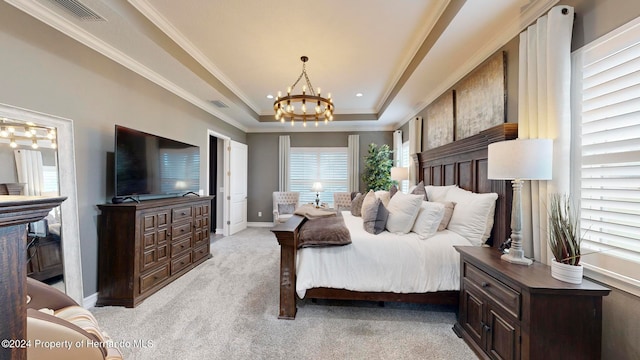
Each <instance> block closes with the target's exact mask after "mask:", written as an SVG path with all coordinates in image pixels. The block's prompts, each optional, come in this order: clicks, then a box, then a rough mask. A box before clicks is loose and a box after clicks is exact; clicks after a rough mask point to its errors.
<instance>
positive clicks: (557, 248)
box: [549, 194, 582, 266]
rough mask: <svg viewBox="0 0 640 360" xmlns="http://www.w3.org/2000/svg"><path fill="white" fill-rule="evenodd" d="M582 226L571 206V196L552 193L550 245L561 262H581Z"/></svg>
mask: <svg viewBox="0 0 640 360" xmlns="http://www.w3.org/2000/svg"><path fill="white" fill-rule="evenodd" d="M581 242H582V237H581V236H580V227H579V224H578V213H577V211H575V210H574V209H573V208H572V207H571V201H570V199H569V197H567V196H565V195H560V194H552V195H551V197H550V199H549V246H550V247H551V252H552V253H553V257H554V258H555V259H556V261H557V262H559V263H564V264H569V265H574V266H578V265H579V264H580V256H581V254H580V243H581Z"/></svg>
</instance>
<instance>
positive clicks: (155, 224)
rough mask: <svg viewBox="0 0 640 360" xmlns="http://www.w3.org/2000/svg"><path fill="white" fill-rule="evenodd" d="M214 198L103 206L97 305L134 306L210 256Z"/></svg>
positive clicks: (187, 198)
mask: <svg viewBox="0 0 640 360" xmlns="http://www.w3.org/2000/svg"><path fill="white" fill-rule="evenodd" d="M212 198H213V197H212V196H203V197H180V198H169V199H159V200H146V201H143V202H140V203H135V202H128V203H121V204H104V205H98V208H100V210H101V212H102V214H101V215H100V220H99V244H98V301H97V303H96V305H97V306H106V305H121V306H126V307H134V306H136V305H138V304H139V303H140V302H141V301H142V300H144V299H145V298H147V297H148V296H149V295H151V294H153V293H155V292H156V291H158V290H160V289H161V288H162V287H164V286H165V285H167V284H169V283H170V282H171V281H173V280H175V279H177V278H178V277H180V276H182V275H183V274H185V273H186V272H188V271H189V270H191V269H193V268H194V267H195V266H196V265H198V264H200V263H202V262H203V261H205V260H207V259H208V258H210V257H211V255H210V253H209V221H210V207H211V199H212Z"/></svg>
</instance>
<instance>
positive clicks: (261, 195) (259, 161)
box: [247, 131, 393, 222]
mask: <svg viewBox="0 0 640 360" xmlns="http://www.w3.org/2000/svg"><path fill="white" fill-rule="evenodd" d="M355 134H357V135H360V166H359V168H360V169H359V173H360V174H362V172H363V171H364V158H363V157H364V156H365V155H366V154H367V149H368V147H369V144H370V143H376V144H378V145H382V144H387V145H389V146H392V143H393V132H391V131H386V132H374V131H364V132H317V133H313V132H309V133H290V134H288V135H289V136H290V137H291V147H347V145H348V136H349V135H355ZM280 135H282V134H279V133H250V134H247V144H248V146H249V184H248V199H247V209H248V210H247V212H248V214H247V218H248V220H249V222H271V221H273V201H272V193H273V192H274V191H278V137H279V136H280ZM360 188H361V189H364V184H363V182H362V179H360ZM259 211H260V212H262V217H258V212H259Z"/></svg>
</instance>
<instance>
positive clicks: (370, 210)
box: [362, 199, 389, 235]
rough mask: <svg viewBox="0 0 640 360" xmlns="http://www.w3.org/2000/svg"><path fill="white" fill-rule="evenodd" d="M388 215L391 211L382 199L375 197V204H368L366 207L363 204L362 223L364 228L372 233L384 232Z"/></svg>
mask: <svg viewBox="0 0 640 360" xmlns="http://www.w3.org/2000/svg"><path fill="white" fill-rule="evenodd" d="M388 217H389V211H388V210H387V208H386V207H384V204H383V203H382V200H380V199H375V201H374V202H373V204H372V205H371V206H367V207H366V209H365V207H364V206H363V209H362V223H363V225H364V230H365V231H366V232H368V233H370V234H374V235H378V234H380V233H381V232H383V231H384V229H385V228H386V226H387V218H388Z"/></svg>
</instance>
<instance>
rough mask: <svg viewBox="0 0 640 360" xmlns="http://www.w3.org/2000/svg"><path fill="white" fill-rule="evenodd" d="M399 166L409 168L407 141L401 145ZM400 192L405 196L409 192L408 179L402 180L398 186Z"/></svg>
mask: <svg viewBox="0 0 640 360" xmlns="http://www.w3.org/2000/svg"><path fill="white" fill-rule="evenodd" d="M400 166H401V167H409V142H408V141H405V142H403V143H402V154H401V155H400ZM400 190H401V191H402V192H403V193H405V194H406V193H408V192H409V179H406V180H402V182H401V184H400Z"/></svg>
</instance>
